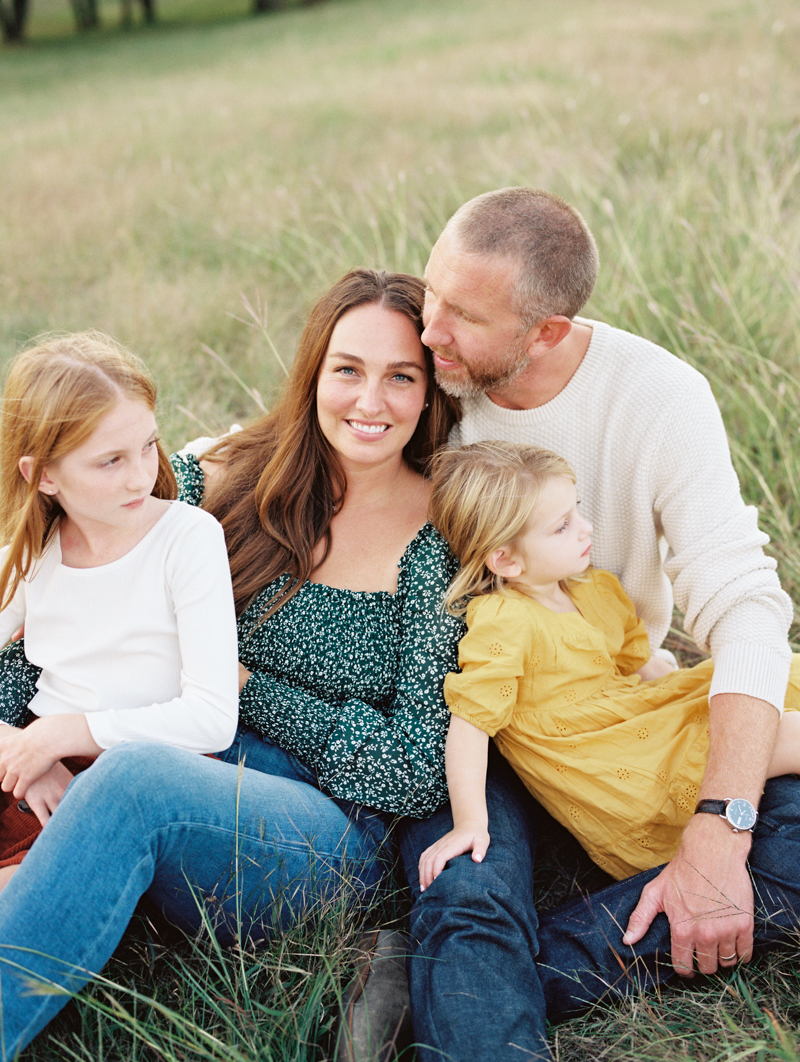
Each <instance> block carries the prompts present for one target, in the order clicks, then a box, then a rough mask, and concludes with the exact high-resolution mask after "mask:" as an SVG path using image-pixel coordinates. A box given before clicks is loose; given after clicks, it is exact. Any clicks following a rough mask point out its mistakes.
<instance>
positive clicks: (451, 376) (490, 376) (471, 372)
mask: <svg viewBox="0 0 800 1062" xmlns="http://www.w3.org/2000/svg"><path fill="white" fill-rule="evenodd" d="M522 340H523V337H522V336H520V337H519V340H518V342H517V343H516V344H515V346H513V347H512V348H511V349H510V350H509V351H507V352H506V355H505V356H504V357H503V358H499V359H497V360H496V361H494V362H493V363H491V364H487V363H486V362H484V364H483V365H482V366H480V367H478V366H474V365H465V364H464V362H463V361H459V362H458V365H459V369H457V370H454V371H452V372H448V371H447V370H443V369H440V368H438V366H437V367H436V368H435V370H434V372H435V376H436V383H437V384H438V385H439V387H441V389H442V390H443V391H444V392H445V394H448V395H451V396H452V397H453V398H473V397H474V396H475V395H480V394H483V393H484V392H486V391H502V390H503V388H505V387H507V386H508V385H509V384H510V383H513V381H514V380H516V378H517V377H518V376H519V375H520V374H521V373H523V372H524V371H525V369H526V368H527V367H528V364H529V362H528V355H527V353H526V352H525V348H524V347H523V343H522ZM434 350H436V348H434ZM441 355H442V357H443V358H447V359H448V360H452V361H456V360H457V359H456V358H451V357H450V355H449V354H448V353H446V352H445V351H444V350H442V351H441Z"/></svg>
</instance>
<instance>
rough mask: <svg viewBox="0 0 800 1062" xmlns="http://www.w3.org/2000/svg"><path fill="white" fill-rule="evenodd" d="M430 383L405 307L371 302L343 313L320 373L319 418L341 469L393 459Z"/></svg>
mask: <svg viewBox="0 0 800 1062" xmlns="http://www.w3.org/2000/svg"><path fill="white" fill-rule="evenodd" d="M427 387H428V370H427V368H426V365H425V355H424V354H423V351H422V343H421V342H420V338H419V334H418V332H417V330H416V328H415V327H414V324H413V323H412V321H411V320H410V319H409V318H408V317H406V316H405V314H402V313H399V312H398V311H397V310H388V309H386V308H385V307H383V306H380V305H379V304H378V303H369V304H368V305H365V306H356V307H355V308H354V309H352V310H348V312H347V313H346V314H344V315H343V316H342V317H340V318H339V320H338V321H337V322H336V325H335V327H334V329H333V332H332V333H331V340H330V343H329V344H328V350H327V352H326V354H325V360H324V361H323V363H322V368H321V369H320V373H319V377H318V379H317V418H318V420H319V426H320V428H321V429H322V433H323V435H324V436H325V438H326V439H327V440H328V442H329V443H330V444H331V446H332V447H333V449H334V450H335V451H336V453H337V455H338V456H339V459H340V460H341V461H342V464H343V466H344V467H345V469H347V468H348V467H357V466H362V467H363V466H374V465H379V464H381V463H383V462H385V461H396V460H398V459H399V458H400V456H401V455H402V452H403V449H404V447H405V446H406V444H407V443H408V441H409V439H410V438H411V436H412V435H413V434H414V430H415V428H416V426H417V421H418V420H419V416H420V413H421V412H422V410H423V407H424V405H425V395H426V391H427Z"/></svg>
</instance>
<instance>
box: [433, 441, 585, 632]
mask: <svg viewBox="0 0 800 1062" xmlns="http://www.w3.org/2000/svg"><path fill="white" fill-rule="evenodd" d="M554 476H558V477H560V478H562V479H568V480H569V481H570V482H571V483H574V482H575V473H574V472H573V471H572V469H571V468H570V466H569V465H568V464H567V462H566V461H565V460H564V458H563V457H560V456H559V455H558V454H555V453H553V451H552V450H545V449H544V448H543V447H541V446H524V445H521V444H518V443H507V442H479V443H471V444H470V445H469V446H462V447H461V448H460V449H458V450H442V451H440V452H439V453H438V454H437V455H436V456H435V457H434V459H433V461H432V463H431V481H432V484H433V489H432V491H431V500H430V505H429V510H428V511H429V516H430V520H431V523H432V524H433V525H434V527H436V528H437V530H438V531H439V532H440V533H441V534H442V535H443V536H444V538H445V539H446V540H447V544H448V545H449V547H450V549H451V550H452V551H453V553H454V554H455V555H456V557H458V559H459V560H460V561H461V568H460V570H459V571H458V573H457V575H456V577H455V578H454V579H453V582H452V583H451V585H450V588H449V590H448V592H447V595H446V597H445V599H444V603H443V607H444V608H446V609H447V610H448V611H449V612H452V613H453V614H454V615H460V614H463V612H464V610H465V609H466V605H467V601H466V599H467V598H469V597H474V596H476V595H480V594H491V593H497V592H502V591H503V589H504V585H503V580H502V578H501V577H500V576H498V575H495V573H494V572H492V571H490V570H489V568H487V566H486V561H487V560H488V558H489V557H490V556H491V554H492V553H493V552H494V551H495V550H496V549H499V548H500V547H501V546H504V545H506V544H507V543H509V542H513V541H514V539H515V538H516V537H517V536H518V535H519V534H520V533H521V532H522V530H523V529H524V527H525V525H526V523H527V522H528V519H529V517H530V515H531V513H532V512H533V509H534V507H535V505H536V501H537V499H538V497H539V494H540V492H541V490H542V487H543V486H544V484H545V483H546V482H547V481H548V480H549V479H552V478H553V477H554Z"/></svg>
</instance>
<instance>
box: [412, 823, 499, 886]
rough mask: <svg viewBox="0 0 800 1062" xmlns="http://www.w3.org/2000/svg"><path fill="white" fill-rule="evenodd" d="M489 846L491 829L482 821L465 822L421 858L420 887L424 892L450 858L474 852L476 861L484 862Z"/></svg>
mask: <svg viewBox="0 0 800 1062" xmlns="http://www.w3.org/2000/svg"><path fill="white" fill-rule="evenodd" d="M488 847H489V831H488V830H487V829H486V824H485V823H482V822H464V823H461V824H459V825H458V826H454V827H453V829H452V830H451V831H450V832H449V833H446V834H445V835H444V837H441V838H440V839H439V840H438V841H437V842H436V844H432V845H431V846H430V848H426V849H425V851H424V852H423V853H422V855H421V856H420V858H419V888H420V892H424V891H425V890H426V889H427V887H428V886H429V885H430V884H431V883H432V882H433V880H434V878H438V877H439V875H440V874H441V872H442V871H443V870H444V867H445V863H446V862H447V861H448V859H454V858H455V856H459V855H464V853H465V852H472V858H473V860H474V861H475V862H476V863H482V862H483V857H484V856H485V855H486V849H487V848H488Z"/></svg>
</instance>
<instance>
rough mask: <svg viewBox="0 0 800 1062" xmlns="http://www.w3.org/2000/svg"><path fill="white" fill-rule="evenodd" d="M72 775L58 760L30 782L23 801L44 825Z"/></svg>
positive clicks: (59, 800)
mask: <svg viewBox="0 0 800 1062" xmlns="http://www.w3.org/2000/svg"><path fill="white" fill-rule="evenodd" d="M73 777H74V775H73V774H71V772H70V771H68V770H67V768H66V767H65V766H64V764H63V763H62V762H61V761H60V760H59V761H58V763H54V764H53V766H52V767H51V768H50V770H49V771H45V773H44V774H43V775H42V776H41V778H37V779H36V781H35V782H32V783H31V785H29V786H28V788H27V790H26V791H25V801H26V803H27V804H28V807H29V808H30V809H31V811H32V812H33V813H34V815H35V816H36V818H37V819H38V820H39V822H41V824H42V826H44V825H45V823H46V822H47V820H48V819H49V818H50V816H51V815H52V814H53V812H54V811H55V810H56V808H57V807H58V805H59V804H60V803H61V798H62V796H63V795H64V790H65V789H66V788H67V786H68V785H69V783H70V782H71V781H72V779H73Z"/></svg>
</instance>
